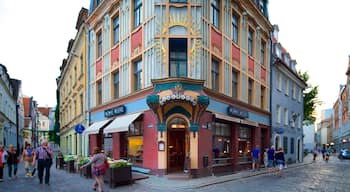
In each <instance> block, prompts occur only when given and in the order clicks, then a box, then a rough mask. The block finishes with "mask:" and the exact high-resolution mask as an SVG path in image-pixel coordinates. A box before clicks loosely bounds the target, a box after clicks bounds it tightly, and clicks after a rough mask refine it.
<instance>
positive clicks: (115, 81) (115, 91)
mask: <svg viewBox="0 0 350 192" xmlns="http://www.w3.org/2000/svg"><path fill="white" fill-rule="evenodd" d="M118 97H119V71H117V72H115V73H114V74H113V98H114V99H116V98H118Z"/></svg>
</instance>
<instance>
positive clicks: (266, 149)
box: [264, 148, 269, 168]
mask: <svg viewBox="0 0 350 192" xmlns="http://www.w3.org/2000/svg"><path fill="white" fill-rule="evenodd" d="M267 151H269V148H265V151H264V167H265V168H267V164H268V158H267Z"/></svg>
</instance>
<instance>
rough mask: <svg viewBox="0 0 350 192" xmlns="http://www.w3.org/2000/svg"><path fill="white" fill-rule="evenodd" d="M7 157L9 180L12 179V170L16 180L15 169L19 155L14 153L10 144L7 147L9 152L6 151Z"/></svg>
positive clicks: (13, 148)
mask: <svg viewBox="0 0 350 192" xmlns="http://www.w3.org/2000/svg"><path fill="white" fill-rule="evenodd" d="M7 154H8V157H7V165H8V171H9V172H8V173H9V179H12V170H13V177H14V178H17V167H18V162H19V160H18V157H19V154H18V153H17V152H16V150H15V147H14V146H13V145H12V144H11V145H10V146H9V150H8V151H7Z"/></svg>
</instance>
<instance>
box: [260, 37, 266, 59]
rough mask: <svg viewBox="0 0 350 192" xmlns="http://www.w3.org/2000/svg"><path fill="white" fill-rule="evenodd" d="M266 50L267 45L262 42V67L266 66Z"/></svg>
mask: <svg viewBox="0 0 350 192" xmlns="http://www.w3.org/2000/svg"><path fill="white" fill-rule="evenodd" d="M265 49H266V43H265V41H264V40H261V46H260V62H261V64H262V65H265V57H266V55H265Z"/></svg>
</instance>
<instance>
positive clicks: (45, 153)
mask: <svg viewBox="0 0 350 192" xmlns="http://www.w3.org/2000/svg"><path fill="white" fill-rule="evenodd" d="M53 155H54V154H53V152H52V149H51V147H49V146H48V142H47V141H46V140H44V141H43V142H42V144H41V146H40V147H38V148H37V149H36V150H35V153H34V161H33V163H32V166H33V167H34V165H35V160H38V163H37V168H38V177H39V183H40V184H42V183H43V176H44V170H45V184H47V185H50V168H51V165H52V157H53Z"/></svg>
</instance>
